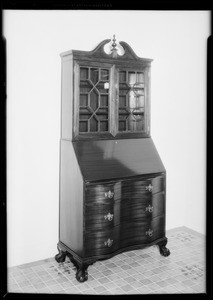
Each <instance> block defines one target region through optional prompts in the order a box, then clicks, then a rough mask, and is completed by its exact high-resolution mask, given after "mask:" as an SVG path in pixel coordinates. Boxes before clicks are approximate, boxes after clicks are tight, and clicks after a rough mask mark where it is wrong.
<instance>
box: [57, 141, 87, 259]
mask: <svg viewBox="0 0 213 300" xmlns="http://www.w3.org/2000/svg"><path fill="white" fill-rule="evenodd" d="M59 210H60V213H59V215H60V225H59V226H60V228H59V239H60V241H61V242H62V243H64V244H65V245H66V246H68V247H69V248H71V249H72V250H73V251H74V252H76V253H77V254H79V255H80V256H82V250H83V180H82V176H81V172H80V169H79V166H78V162H77V159H76V156H75V152H74V149H73V145H72V142H70V141H64V140H61V163H60V207H59Z"/></svg>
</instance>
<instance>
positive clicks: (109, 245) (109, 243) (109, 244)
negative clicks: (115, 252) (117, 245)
mask: <svg viewBox="0 0 213 300" xmlns="http://www.w3.org/2000/svg"><path fill="white" fill-rule="evenodd" d="M112 244H113V240H110V239H108V240H107V241H105V242H104V245H105V246H108V247H111V246H112Z"/></svg>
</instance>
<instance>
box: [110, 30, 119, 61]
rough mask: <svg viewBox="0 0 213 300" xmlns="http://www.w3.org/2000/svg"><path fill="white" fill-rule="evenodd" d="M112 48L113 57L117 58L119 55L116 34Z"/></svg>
mask: <svg viewBox="0 0 213 300" xmlns="http://www.w3.org/2000/svg"><path fill="white" fill-rule="evenodd" d="M112 41H113V42H112V48H111V51H112V57H114V58H116V57H117V56H118V53H117V51H118V50H117V49H116V47H117V44H116V42H115V41H116V39H115V35H113V40H112Z"/></svg>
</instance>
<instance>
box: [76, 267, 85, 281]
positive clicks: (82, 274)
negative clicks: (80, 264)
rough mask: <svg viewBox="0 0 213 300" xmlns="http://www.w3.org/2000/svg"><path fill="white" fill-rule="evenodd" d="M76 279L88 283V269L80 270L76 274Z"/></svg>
mask: <svg viewBox="0 0 213 300" xmlns="http://www.w3.org/2000/svg"><path fill="white" fill-rule="evenodd" d="M76 279H77V280H78V281H79V282H84V281H87V279H88V272H87V270H86V269H84V268H82V269H78V270H77V272H76Z"/></svg>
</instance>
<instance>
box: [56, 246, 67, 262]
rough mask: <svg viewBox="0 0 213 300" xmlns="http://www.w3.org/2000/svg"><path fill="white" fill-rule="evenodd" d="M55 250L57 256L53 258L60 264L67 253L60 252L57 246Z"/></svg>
mask: <svg viewBox="0 0 213 300" xmlns="http://www.w3.org/2000/svg"><path fill="white" fill-rule="evenodd" d="M57 249H58V252H59V253H58V254H56V256H55V260H56V261H57V262H58V263H62V262H64V261H65V258H66V255H67V252H66V251H62V250H61V249H60V248H59V246H57Z"/></svg>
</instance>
